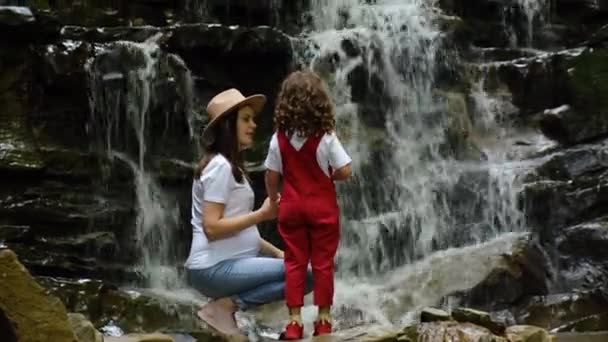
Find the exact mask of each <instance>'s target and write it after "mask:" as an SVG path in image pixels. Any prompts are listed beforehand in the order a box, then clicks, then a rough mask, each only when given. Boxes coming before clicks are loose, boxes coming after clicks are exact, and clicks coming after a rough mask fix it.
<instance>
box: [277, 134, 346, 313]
mask: <svg viewBox="0 0 608 342" xmlns="http://www.w3.org/2000/svg"><path fill="white" fill-rule="evenodd" d="M277 137H278V141H279V150H280V153H281V159H282V164H283V190H282V192H281V205H280V207H279V217H278V226H279V232H280V233H281V236H282V237H283V240H284V241H285V245H286V249H285V272H286V275H285V301H286V302H287V306H288V307H298V306H302V305H303V302H304V290H305V282H306V270H307V267H308V262H309V261H310V263H311V264H312V270H313V279H314V285H313V291H314V304H315V305H317V306H330V305H332V302H333V296H334V257H335V255H336V251H337V249H338V241H339V239H340V213H339V209H338V200H337V198H336V188H335V186H334V182H333V181H332V180H331V179H330V178H329V177H328V176H327V175H326V174H325V173H324V172H323V170H322V169H321V167H320V166H319V163H318V162H317V148H318V147H319V143H320V142H321V138H322V137H323V134H316V135H313V136H310V137H308V139H307V140H306V142H305V143H304V146H302V148H301V149H300V150H299V151H298V150H296V149H295V148H294V147H293V146H292V145H291V143H290V142H289V138H287V136H286V135H285V134H284V133H283V132H281V131H279V132H278V133H277Z"/></svg>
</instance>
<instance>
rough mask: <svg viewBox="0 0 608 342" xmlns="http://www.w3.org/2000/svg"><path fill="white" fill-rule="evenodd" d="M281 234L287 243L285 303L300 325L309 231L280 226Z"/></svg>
mask: <svg viewBox="0 0 608 342" xmlns="http://www.w3.org/2000/svg"><path fill="white" fill-rule="evenodd" d="M279 232H280V233H281V236H282V237H283V240H284V241H285V302H286V304H287V307H289V314H290V318H291V319H292V320H296V321H297V322H299V323H300V322H301V321H302V319H301V316H300V309H301V307H302V305H304V294H305V292H306V281H307V268H308V262H309V260H310V248H309V246H310V242H309V236H308V230H307V228H306V226H284V225H281V224H279Z"/></svg>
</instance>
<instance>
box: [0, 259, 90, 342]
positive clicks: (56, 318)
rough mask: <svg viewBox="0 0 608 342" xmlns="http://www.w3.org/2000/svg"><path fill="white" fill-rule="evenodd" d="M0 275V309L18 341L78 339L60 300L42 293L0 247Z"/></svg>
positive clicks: (15, 261) (20, 266)
mask: <svg viewBox="0 0 608 342" xmlns="http://www.w3.org/2000/svg"><path fill="white" fill-rule="evenodd" d="M0 276H1V278H2V279H1V281H0V310H2V311H3V312H4V315H5V316H6V318H8V321H9V322H10V323H11V326H12V327H13V329H14V332H15V335H16V336H17V338H18V340H19V341H44V340H49V339H50V340H53V341H57V342H77V341H78V339H77V337H76V336H75V335H74V332H73V331H72V329H71V327H70V325H69V323H68V318H67V312H66V309H65V307H64V306H63V304H62V303H61V302H60V301H59V299H57V298H56V297H49V296H47V295H46V294H45V292H44V289H43V288H42V287H40V285H38V284H37V283H36V281H35V280H34V279H33V278H32V277H31V276H30V274H29V272H28V271H27V270H26V269H25V267H23V265H21V264H20V263H19V261H18V260H17V256H16V255H15V253H13V252H12V251H10V250H0Z"/></svg>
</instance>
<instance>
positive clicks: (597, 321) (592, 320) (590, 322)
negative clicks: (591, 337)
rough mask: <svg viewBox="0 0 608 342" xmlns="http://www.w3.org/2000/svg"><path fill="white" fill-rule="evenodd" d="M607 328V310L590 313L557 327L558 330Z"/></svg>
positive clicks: (594, 330) (584, 330) (586, 330)
mask: <svg viewBox="0 0 608 342" xmlns="http://www.w3.org/2000/svg"><path fill="white" fill-rule="evenodd" d="M606 329H608V312H604V313H601V314H596V315H590V316H587V317H584V318H581V319H579V320H577V321H574V322H571V323H568V324H566V325H564V326H561V327H559V328H557V329H556V330H557V331H559V332H596V331H606Z"/></svg>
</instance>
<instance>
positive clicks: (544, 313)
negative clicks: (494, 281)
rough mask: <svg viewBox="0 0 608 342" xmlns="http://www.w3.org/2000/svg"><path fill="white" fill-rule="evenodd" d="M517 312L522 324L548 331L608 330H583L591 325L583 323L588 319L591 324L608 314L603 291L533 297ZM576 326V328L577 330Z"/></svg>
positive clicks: (604, 328)
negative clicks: (586, 325) (587, 325)
mask: <svg viewBox="0 0 608 342" xmlns="http://www.w3.org/2000/svg"><path fill="white" fill-rule="evenodd" d="M514 311H515V315H516V320H517V321H518V322H519V323H520V324H526V325H533V326H537V327H542V328H545V329H548V330H554V329H560V330H561V331H570V330H572V331H598V330H606V329H608V326H606V325H603V326H601V325H596V326H597V328H596V329H593V330H583V326H584V325H585V324H587V323H582V322H583V321H584V320H587V322H590V321H592V320H593V319H594V318H598V317H601V316H602V315H605V314H608V297H607V296H606V293H605V292H604V291H602V290H600V289H597V290H593V291H581V292H577V293H565V294H552V295H548V296H541V297H532V298H530V299H529V300H527V301H526V302H525V303H523V304H521V305H520V306H519V307H518V308H517V309H516V310H514ZM598 322H599V321H598ZM575 326H576V327H577V328H576V329H574V327H575ZM569 329H570V330H569Z"/></svg>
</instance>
